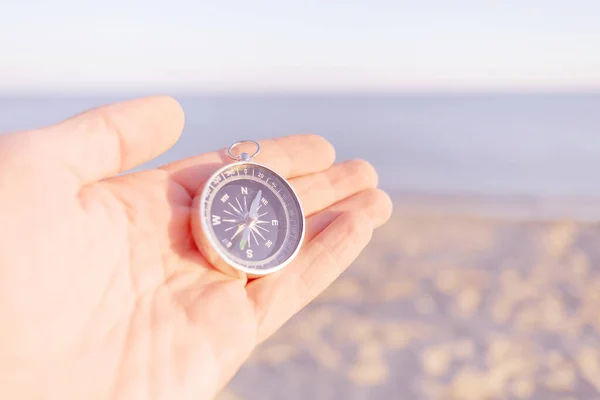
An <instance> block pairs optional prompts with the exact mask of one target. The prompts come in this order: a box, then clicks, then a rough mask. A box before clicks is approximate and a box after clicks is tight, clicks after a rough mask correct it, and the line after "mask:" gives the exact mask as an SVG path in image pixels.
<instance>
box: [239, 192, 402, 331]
mask: <svg viewBox="0 0 600 400" xmlns="http://www.w3.org/2000/svg"><path fill="white" fill-rule="evenodd" d="M391 209H392V206H391V201H390V199H389V197H388V196H387V195H386V194H385V193H384V192H382V191H381V190H377V189H371V190H366V191H364V192H361V193H359V194H356V195H354V196H352V197H349V198H347V199H345V200H343V201H342V202H340V203H338V204H336V205H335V206H333V207H330V208H329V209H327V210H325V211H321V212H319V213H317V214H315V215H313V216H312V217H310V218H309V219H308V220H307V232H306V240H307V242H306V245H305V246H304V248H303V249H302V251H301V252H300V254H299V255H298V258H297V259H296V260H294V262H293V263H292V264H290V265H289V266H288V267H286V268H285V269H283V270H282V271H280V272H277V273H275V274H273V275H268V276H265V277H262V278H260V279H256V280H254V281H251V282H250V283H249V284H248V285H247V287H246V288H247V292H248V297H249V298H250V299H252V300H253V302H254V305H255V310H256V313H257V317H258V319H259V340H264V339H265V338H267V337H268V336H270V335H271V334H272V333H273V332H274V331H275V330H277V329H278V328H279V327H280V326H281V325H282V324H283V323H284V322H285V321H287V320H288V319H289V318H290V317H291V316H292V315H294V314H295V313H296V312H298V311H299V310H300V309H301V308H302V307H304V306H305V305H306V304H307V303H308V302H310V301H311V300H313V299H314V298H315V297H316V296H317V295H318V294H319V293H321V292H322V291H323V290H324V289H325V288H326V287H327V286H328V285H329V284H331V282H333V281H334V280H335V279H336V278H337V277H338V276H339V275H340V274H341V273H342V272H343V271H344V270H345V269H346V268H347V267H348V266H349V265H350V264H351V263H352V262H353V261H354V260H355V259H356V257H357V256H358V255H359V253H360V252H361V251H362V249H363V248H364V247H365V246H366V245H367V243H368V242H369V240H370V239H371V234H372V232H373V229H374V228H376V227H378V226H380V225H381V224H383V223H384V222H385V221H387V220H388V219H389V217H390V214H391Z"/></svg>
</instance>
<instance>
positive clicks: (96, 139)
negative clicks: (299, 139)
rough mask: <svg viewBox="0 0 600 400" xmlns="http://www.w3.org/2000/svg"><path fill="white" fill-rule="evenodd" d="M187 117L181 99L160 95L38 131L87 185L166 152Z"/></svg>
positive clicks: (110, 106) (132, 101)
mask: <svg viewBox="0 0 600 400" xmlns="http://www.w3.org/2000/svg"><path fill="white" fill-rule="evenodd" d="M183 120H184V118H183V111H182V109H181V107H180V106H179V104H178V103H177V101H175V100H174V99H172V98H170V97H165V96H157V97H148V98H142V99H137V100H131V101H125V102H122V103H117V104H111V105H107V106H102V107H98V108H96V109H93V110H90V111H87V112H85V113H82V114H79V115H77V116H75V117H73V118H70V119H68V120H66V121H64V122H61V123H59V124H57V125H54V126H51V127H49V128H45V129H43V130H42V131H41V132H40V131H37V132H33V133H32V134H34V135H36V136H35V140H36V141H38V140H41V141H43V143H44V145H45V146H46V147H47V148H48V149H49V151H50V152H51V153H52V154H53V155H55V157H56V161H58V162H59V163H60V164H61V165H62V166H64V167H65V168H67V169H68V170H69V171H70V172H72V173H73V174H75V175H76V176H77V177H78V179H79V180H80V181H81V183H82V184H85V183H90V182H94V181H97V180H100V179H103V178H107V177H111V176H114V175H116V174H118V173H120V172H123V171H126V170H128V169H131V168H133V167H135V166H137V165H139V164H141V163H143V162H145V161H149V160H151V159H153V158H154V157H156V156H158V155H159V154H161V153H163V152H164V151H166V150H167V149H168V148H169V147H171V146H172V145H173V144H174V143H175V142H176V141H177V139H178V138H179V135H180V134H181V130H182V129H183Z"/></svg>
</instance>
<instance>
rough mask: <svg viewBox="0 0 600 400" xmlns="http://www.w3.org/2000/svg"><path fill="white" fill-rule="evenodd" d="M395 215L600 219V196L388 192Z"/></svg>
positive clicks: (545, 219)
mask: <svg viewBox="0 0 600 400" xmlns="http://www.w3.org/2000/svg"><path fill="white" fill-rule="evenodd" d="M388 193H389V194H390V197H391V198H392V201H393V203H394V213H397V214H405V215H413V216H423V215H426V216H452V217H478V218H479V217H481V218H490V219H503V220H515V221H540V222H543V221H556V220H570V221H576V222H581V223H592V222H597V221H599V220H600V197H593V196H589V197H584V196H532V195H493V194H490V195H483V194H475V193H463V194H461V193H443V192H417V191H403V190H388Z"/></svg>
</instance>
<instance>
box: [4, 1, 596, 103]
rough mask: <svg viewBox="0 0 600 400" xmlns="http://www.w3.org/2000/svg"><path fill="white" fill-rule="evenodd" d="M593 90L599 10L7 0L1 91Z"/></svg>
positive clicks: (518, 4) (459, 4)
mask: <svg viewBox="0 0 600 400" xmlns="http://www.w3.org/2000/svg"><path fill="white" fill-rule="evenodd" d="M156 89H160V90H162V89H166V90H177V91H182V92H186V91H190V92H193V91H199V90H200V91H201V90H207V91H300V92H302V91H397V90H410V91H420V90H425V91H428V90H476V91H477V90H531V89H532V90H563V89H565V90H573V89H575V90H580V89H582V90H599V89H600V1H597V0H589V1H581V0H563V1H555V0H545V1H539V0H530V1H523V0H505V1H495V2H492V1H481V0H479V1H464V0H456V1H452V2H449V1H445V0H419V1H416V0H413V1H403V0H363V1H353V0H346V1H342V0H305V1H297V0H285V1H282V0H277V1H276V0H271V1H266V0H254V1H248V0H218V1H217V0H214V1H212V0H211V1H203V0H168V1H166V0H163V1H153V0H146V1H138V0H129V1H124V0H121V1H118V0H104V1H81V0H53V1H47V0H2V5H1V6H0V93H3V92H4V93H6V92H32V91H33V92H38V91H41V92H44V91H50V92H55V91H61V92H70V91H74V92H81V91H98V92H107V91H109V92H114V91H115V90H117V91H119V90H121V91H127V90H156Z"/></svg>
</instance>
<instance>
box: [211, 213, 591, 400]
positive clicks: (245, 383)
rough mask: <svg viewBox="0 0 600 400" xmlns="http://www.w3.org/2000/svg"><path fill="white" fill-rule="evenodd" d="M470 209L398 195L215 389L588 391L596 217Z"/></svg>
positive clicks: (262, 396)
mask: <svg viewBox="0 0 600 400" xmlns="http://www.w3.org/2000/svg"><path fill="white" fill-rule="evenodd" d="M440 210H442V211H440ZM455 211H456V210H455ZM474 214H476V213H471V215H470V216H469V213H468V212H466V211H465V210H460V212H448V210H447V209H446V210H443V208H440V207H439V204H438V206H435V207H433V208H427V207H411V206H410V205H409V204H405V203H400V202H398V204H397V207H396V211H395V213H394V216H393V218H392V220H391V221H390V222H389V223H388V224H387V225H386V226H384V227H383V228H381V229H380V230H379V231H378V232H376V234H375V237H374V240H373V243H372V244H371V245H370V246H369V247H368V248H367V249H366V250H365V251H364V252H363V253H362V255H361V257H360V258H359V260H357V262H356V263H355V265H353V266H352V267H351V268H350V269H349V270H348V271H347V272H346V273H344V275H343V276H342V277H341V278H340V279H339V280H338V281H337V282H336V283H335V284H334V285H332V286H331V287H330V288H329V289H328V290H327V291H326V292H325V293H323V294H322V295H321V296H320V297H319V298H318V299H317V300H315V301H314V302H313V303H312V304H311V305H310V306H309V307H308V308H307V309H305V310H304V311H302V312H301V313H299V314H298V315H296V316H295V317H294V318H293V319H292V320H291V321H290V322H289V323H287V324H286V325H285V326H284V327H283V328H282V329H281V331H280V332H278V333H277V334H276V335H275V336H274V337H273V338H271V339H270V340H268V341H267V342H266V343H264V344H263V345H262V346H261V347H260V348H259V349H257V350H256V351H255V353H254V354H253V356H252V357H251V359H250V360H249V362H248V363H247V364H246V365H245V366H244V367H243V368H242V370H241V371H240V372H239V373H238V375H237V376H236V378H235V379H234V380H233V381H232V382H231V384H230V385H229V387H228V388H227V389H226V390H225V392H224V393H223V394H222V395H221V396H220V397H219V399H220V400H233V399H238V400H268V399H284V400H295V399H449V400H454V399H456V400H485V399H530V398H531V399H545V400H553V399H564V400H567V399H569V400H571V399H586V400H594V399H600V346H599V345H598V344H599V343H598V338H599V336H598V332H600V265H599V264H600V225H597V224H595V223H589V222H572V221H568V220H552V221H541V220H537V221H534V220H527V219H515V218H509V217H506V216H503V217H499V216H498V215H497V214H496V216H493V217H491V216H483V214H485V213H479V214H480V215H479V216H474ZM492 214H494V213H487V215H492Z"/></svg>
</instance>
